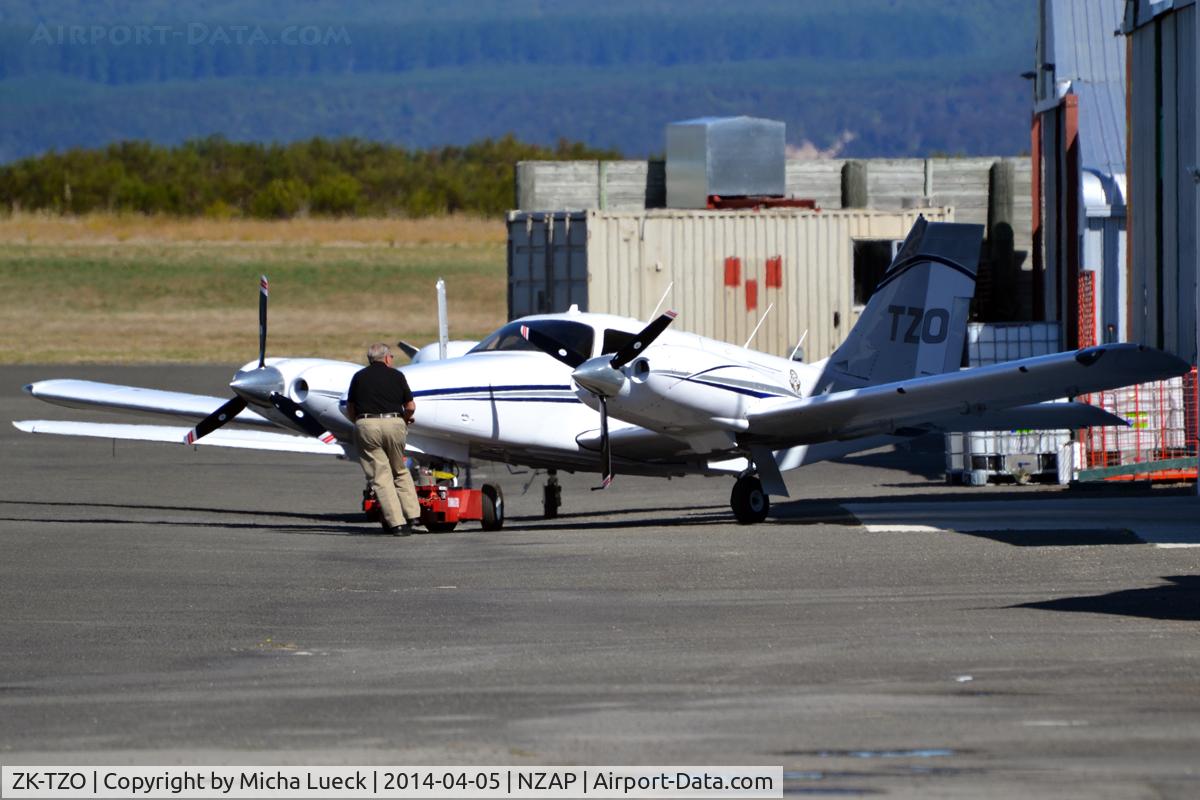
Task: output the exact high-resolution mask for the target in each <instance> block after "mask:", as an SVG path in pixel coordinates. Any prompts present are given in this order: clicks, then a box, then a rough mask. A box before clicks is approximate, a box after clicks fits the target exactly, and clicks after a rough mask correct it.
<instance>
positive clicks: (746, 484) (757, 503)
mask: <svg viewBox="0 0 1200 800" xmlns="http://www.w3.org/2000/svg"><path fill="white" fill-rule="evenodd" d="M729 506H730V508H732V509H733V516H734V518H735V519H737V521H738V522H739V523H740V524H742V525H752V524H754V523H756V522H762V521H763V520H765V519H766V518H767V513H768V512H769V511H770V510H771V498H770V497H769V496H768V495H767V493H766V492H764V491H763V488H762V481H760V480H759V479H758V478H757V477H756V476H754V475H743V476H742V477H740V478H738V479H737V481H736V482H735V483H734V484H733V492H732V493H731V494H730V495H729Z"/></svg>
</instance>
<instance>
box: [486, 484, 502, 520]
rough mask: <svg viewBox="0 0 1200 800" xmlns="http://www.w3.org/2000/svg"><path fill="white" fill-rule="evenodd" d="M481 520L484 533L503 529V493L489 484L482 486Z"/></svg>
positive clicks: (497, 487)
mask: <svg viewBox="0 0 1200 800" xmlns="http://www.w3.org/2000/svg"><path fill="white" fill-rule="evenodd" d="M482 491H483V520H482V525H483V529H484V530H485V531H498V530H500V529H501V528H503V527H504V492H502V491H500V487H499V486H496V485H494V484H491V483H485V484H484V485H483V489H482Z"/></svg>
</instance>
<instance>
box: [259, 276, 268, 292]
mask: <svg viewBox="0 0 1200 800" xmlns="http://www.w3.org/2000/svg"><path fill="white" fill-rule="evenodd" d="M268 286H269V284H268V283H267V276H266V275H263V276H262V277H261V278H259V279H258V288H260V289H262V293H263V294H267V288H268Z"/></svg>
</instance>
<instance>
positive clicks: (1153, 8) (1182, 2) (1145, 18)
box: [1121, 0, 1196, 33]
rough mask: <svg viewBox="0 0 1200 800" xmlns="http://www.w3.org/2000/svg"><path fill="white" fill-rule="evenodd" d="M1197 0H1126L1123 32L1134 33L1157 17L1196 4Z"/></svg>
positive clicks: (1122, 25)
mask: <svg viewBox="0 0 1200 800" xmlns="http://www.w3.org/2000/svg"><path fill="white" fill-rule="evenodd" d="M1195 3H1196V0H1125V12H1124V14H1123V16H1122V20H1121V33H1132V32H1133V31H1135V30H1137V29H1138V28H1140V27H1142V26H1143V25H1148V24H1149V23H1151V22H1153V21H1154V18H1155V17H1159V16H1162V15H1163V14H1167V13H1170V12H1172V11H1177V10H1179V9H1181V8H1186V7H1187V6H1190V5H1195Z"/></svg>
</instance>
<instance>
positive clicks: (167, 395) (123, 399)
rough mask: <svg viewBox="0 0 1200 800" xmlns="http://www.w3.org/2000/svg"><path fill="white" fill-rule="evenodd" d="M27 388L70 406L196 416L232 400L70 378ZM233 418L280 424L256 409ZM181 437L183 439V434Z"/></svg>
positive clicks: (60, 403)
mask: <svg viewBox="0 0 1200 800" xmlns="http://www.w3.org/2000/svg"><path fill="white" fill-rule="evenodd" d="M25 391H26V392H28V393H29V394H31V395H33V396H34V397H36V398H37V399H39V400H44V401H45V402H47V403H52V404H54V405H56V406H66V407H67V408H103V409H107V410H109V411H139V412H147V413H151V414H168V415H170V416H175V417H188V418H192V419H203V418H204V417H207V416H208V415H209V414H211V413H213V412H214V411H216V410H217V409H218V408H220V407H221V406H222V405H224V404H225V403H226V402H228V400H229V398H228V397H211V396H209V395H203V394H187V393H185V392H166V391H163V390H161V389H143V388H141V387H139V386H121V385H119V384H115V383H99V382H97V381H80V380H74V379H69V378H63V379H56V380H48V381H38V382H37V383H31V384H29V385H27V386H26V387H25ZM232 421H233V422H240V423H243V424H246V425H261V426H265V427H272V428H275V427H278V426H277V425H275V423H273V422H271V421H270V420H268V419H266V418H265V417H263V416H260V415H259V414H256V413H254V412H253V411H242V412H241V413H240V414H238V415H237V416H236V417H234V418H233V420H232ZM185 433H186V431H185ZM180 438H182V434H180Z"/></svg>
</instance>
